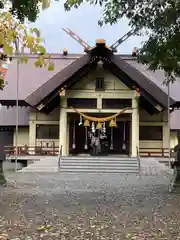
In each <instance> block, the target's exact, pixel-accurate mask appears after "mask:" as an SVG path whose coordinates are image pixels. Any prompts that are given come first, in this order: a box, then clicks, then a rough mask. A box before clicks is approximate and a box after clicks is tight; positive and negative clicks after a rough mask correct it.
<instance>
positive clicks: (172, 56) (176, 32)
mask: <svg viewBox="0 0 180 240" xmlns="http://www.w3.org/2000/svg"><path fill="white" fill-rule="evenodd" d="M83 2H88V3H90V4H95V5H97V4H99V5H100V6H101V7H102V8H103V10H104V11H103V15H102V18H101V19H100V20H99V24H100V25H103V24H114V23H117V22H118V21H119V20H120V19H121V18H122V17H124V16H125V17H127V18H128V19H129V25H130V26H131V27H133V28H137V29H139V30H140V29H142V28H144V29H146V30H147V33H148V40H147V41H146V42H144V44H143V46H142V48H141V49H138V59H139V61H141V62H142V63H144V64H148V65H149V68H150V69H151V70H156V69H164V70H165V72H166V73H167V75H169V76H172V75H175V76H180V0H153V1H149V0H117V1H114V0H67V2H66V3H65V5H64V6H65V9H66V10H71V8H73V7H75V8H78V7H79V6H80V5H81V4H82V3H83Z"/></svg>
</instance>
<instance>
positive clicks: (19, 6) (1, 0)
mask: <svg viewBox="0 0 180 240" xmlns="http://www.w3.org/2000/svg"><path fill="white" fill-rule="evenodd" d="M7 3H8V4H9V5H10V7H9V12H10V13H12V15H13V16H14V17H16V18H17V19H18V20H20V21H21V23H23V22H24V21H25V19H27V20H29V21H30V22H35V20H36V19H37V16H38V14H39V12H40V9H41V8H42V9H46V8H48V7H49V6H50V0H36V1H35V0H9V2H8V0H0V9H4V8H5V6H6V5H7Z"/></svg>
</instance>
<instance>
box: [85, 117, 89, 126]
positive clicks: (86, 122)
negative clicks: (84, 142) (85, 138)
mask: <svg viewBox="0 0 180 240" xmlns="http://www.w3.org/2000/svg"><path fill="white" fill-rule="evenodd" d="M84 127H90V122H89V120H87V119H86V120H85V121H84Z"/></svg>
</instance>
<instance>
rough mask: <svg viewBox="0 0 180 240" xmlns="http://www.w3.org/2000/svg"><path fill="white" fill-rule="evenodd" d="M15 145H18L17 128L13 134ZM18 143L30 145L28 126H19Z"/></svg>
mask: <svg viewBox="0 0 180 240" xmlns="http://www.w3.org/2000/svg"><path fill="white" fill-rule="evenodd" d="M13 145H16V131H15V129H14V134H13ZM18 145H19V146H24V145H29V128H28V127H18Z"/></svg>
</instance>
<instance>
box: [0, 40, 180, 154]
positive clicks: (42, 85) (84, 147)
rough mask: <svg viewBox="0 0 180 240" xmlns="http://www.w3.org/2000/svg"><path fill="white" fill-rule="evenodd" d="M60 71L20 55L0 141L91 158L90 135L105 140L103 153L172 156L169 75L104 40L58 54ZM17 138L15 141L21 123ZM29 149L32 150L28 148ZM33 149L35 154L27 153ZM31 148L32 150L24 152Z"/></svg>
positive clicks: (174, 100) (174, 103) (177, 124)
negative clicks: (78, 51) (86, 49)
mask: <svg viewBox="0 0 180 240" xmlns="http://www.w3.org/2000/svg"><path fill="white" fill-rule="evenodd" d="M51 57H52V61H54V65H55V69H54V71H48V70H47V69H46V68H36V67H35V66H34V61H35V60H36V58H37V56H35V55H29V61H28V63H27V64H20V65H19V87H18V88H19V89H18V119H17V115H16V110H17V109H16V103H17V59H16V58H15V57H13V60H12V62H11V63H10V65H9V67H8V71H7V74H6V77H5V81H6V82H7V84H6V86H5V88H4V90H3V91H1V93H0V103H1V109H0V130H1V131H0V143H1V145H3V146H5V147H11V148H13V147H14V146H15V145H16V140H17V145H18V147H19V154H23V153H24V154H25V153H27V154H33V155H36V154H58V153H59V150H60V149H61V150H62V155H63V156H68V155H72V154H77V155H79V154H90V148H91V138H92V136H93V134H96V135H97V136H98V137H99V138H100V140H102V142H103V140H104V139H105V140H106V141H105V142H106V144H105V145H106V146H103V147H102V148H101V151H100V153H101V154H106V155H108V154H116V155H129V156H137V154H138V152H139V154H140V155H141V156H168V147H169V137H168V136H169V127H168V111H167V109H168V95H167V87H166V86H165V85H163V81H164V80H165V74H164V72H163V71H162V70H157V71H155V72H152V71H150V70H148V67H147V66H146V65H142V64H141V63H138V62H137V60H136V59H135V58H134V57H133V56H132V55H120V54H115V53H113V52H112V51H111V50H110V49H109V48H108V47H107V46H106V43H105V41H97V42H96V46H95V47H94V48H92V49H91V50H90V51H89V52H88V53H86V54H70V53H67V54H66V55H64V54H63V53H62V54H52V55H51ZM179 92H180V82H179V80H178V79H177V81H176V82H175V83H174V84H171V89H170V110H171V115H170V119H171V121H170V128H171V133H170V146H171V148H173V147H174V146H175V145H176V144H177V132H178V131H179V129H180V111H179V110H178V107H179V102H180V94H179ZM17 122H18V135H17V138H16V134H15V132H16V123H17ZM25 146H26V148H25ZM28 149H29V150H28ZM25 150H26V152H25Z"/></svg>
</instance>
